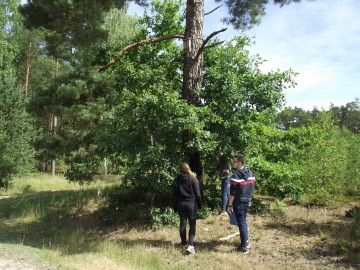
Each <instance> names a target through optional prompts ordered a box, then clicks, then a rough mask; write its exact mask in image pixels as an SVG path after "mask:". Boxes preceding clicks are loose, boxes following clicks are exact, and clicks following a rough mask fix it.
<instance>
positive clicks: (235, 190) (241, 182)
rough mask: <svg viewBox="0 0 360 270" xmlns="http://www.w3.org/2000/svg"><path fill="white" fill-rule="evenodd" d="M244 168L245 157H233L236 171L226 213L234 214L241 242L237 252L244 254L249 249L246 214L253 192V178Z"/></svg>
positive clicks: (232, 179)
mask: <svg viewBox="0 0 360 270" xmlns="http://www.w3.org/2000/svg"><path fill="white" fill-rule="evenodd" d="M244 166H245V156H244V155H240V154H238V155H235V158H234V160H233V167H234V168H235V169H236V171H235V172H234V174H233V177H232V178H231V187H230V198H229V204H228V207H227V212H228V213H229V214H232V212H234V213H235V217H236V220H237V222H238V225H239V231H240V240H241V243H240V246H239V247H238V249H237V250H238V251H240V252H243V253H245V254H246V253H248V252H249V248H250V245H249V241H248V240H249V235H248V225H247V221H246V214H247V212H248V210H249V205H250V202H251V199H252V195H253V191H254V184H255V177H254V175H253V174H252V172H251V171H250V170H249V169H248V168H245V167H244Z"/></svg>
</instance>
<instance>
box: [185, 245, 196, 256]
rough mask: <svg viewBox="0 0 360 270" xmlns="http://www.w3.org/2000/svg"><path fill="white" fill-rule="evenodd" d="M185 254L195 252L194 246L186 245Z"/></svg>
mask: <svg viewBox="0 0 360 270" xmlns="http://www.w3.org/2000/svg"><path fill="white" fill-rule="evenodd" d="M186 253H187V254H195V248H194V246H188V247H187V249H186Z"/></svg>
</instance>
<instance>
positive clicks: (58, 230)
mask: <svg viewBox="0 0 360 270" xmlns="http://www.w3.org/2000/svg"><path fill="white" fill-rule="evenodd" d="M63 180H64V179H62V180H61V179H53V182H57V181H59V182H62V181H63ZM37 181H41V180H37ZM28 184H30V185H31V186H33V185H34V186H35V184H34V182H31V181H30V180H29V182H28ZM61 185H62V184H61ZM71 185H72V184H71ZM98 185H99V183H96V184H95V186H93V187H88V188H86V190H84V189H83V188H82V187H77V189H75V190H73V189H65V190H61V191H52V192H45V191H40V192H37V193H31V194H25V195H17V196H11V197H10V198H3V199H2V200H0V221H1V222H0V241H2V242H8V243H9V242H11V243H16V244H18V245H24V246H32V247H35V248H37V250H39V251H40V252H41V254H42V256H45V257H46V258H47V259H48V260H50V261H52V262H53V263H54V264H55V265H58V266H59V268H60V269H69V270H70V269H81V270H83V269H86V270H93V269H94V270H95V269H104V270H105V269H106V270H112V269H124V270H128V269H129V270H133V269H154V270H155V269H174V270H178V269H179V270H180V269H182V270H183V269H185V270H186V269H191V270H196V269H206V270H218V269H259V270H262V269H276V270H281V269H356V267H358V265H356V263H358V261H359V258H358V254H352V255H351V256H348V257H347V256H346V254H345V253H344V252H343V251H342V250H341V249H340V247H339V244H338V243H339V240H340V239H341V238H345V237H349V236H348V235H346V234H348V232H349V228H350V225H351V222H352V220H351V219H347V218H345V211H346V210H349V209H350V208H352V207H353V206H355V205H358V206H359V205H360V203H358V202H357V203H353V204H350V203H346V204H345V203H344V204H340V205H337V206H336V207H333V208H310V209H308V208H306V207H302V206H287V207H282V208H281V211H278V210H276V211H271V212H270V213H267V214H265V215H251V214H250V215H249V216H248V223H249V233H250V241H251V245H252V248H251V252H250V254H247V255H244V254H239V253H236V252H235V251H234V249H235V247H236V246H238V245H239V236H236V237H235V238H232V239H230V240H228V241H221V240H220V238H222V237H224V236H226V235H229V234H232V233H234V232H236V231H237V227H234V226H232V225H230V224H229V220H228V217H227V216H222V217H219V216H217V215H216V214H214V215H211V216H210V217H208V218H207V219H206V220H198V225H197V235H196V244H195V248H196V252H197V253H196V254H195V255H193V256H183V255H181V252H180V246H179V242H180V238H179V233H178V228H174V227H172V228H162V229H157V230H152V229H149V228H147V226H145V224H144V222H141V221H131V222H130V221H129V222H125V221H123V219H120V220H121V221H119V222H118V223H116V224H112V225H111V226H105V225H103V224H102V223H101V222H100V220H99V213H100V212H101V205H102V199H99V198H98V197H97V195H96V191H97V186H98ZM67 188H68V186H67ZM35 190H38V189H35Z"/></svg>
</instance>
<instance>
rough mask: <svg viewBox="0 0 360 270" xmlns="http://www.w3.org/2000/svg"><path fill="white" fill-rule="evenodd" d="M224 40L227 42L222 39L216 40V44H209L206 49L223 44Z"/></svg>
mask: <svg viewBox="0 0 360 270" xmlns="http://www.w3.org/2000/svg"><path fill="white" fill-rule="evenodd" d="M224 42H225V41H220V42H216V43H214V44H211V45H209V46H205V48H204V50H206V49H209V48H212V47H215V46H217V45H220V44H222V43H224Z"/></svg>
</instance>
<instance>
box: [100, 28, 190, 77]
mask: <svg viewBox="0 0 360 270" xmlns="http://www.w3.org/2000/svg"><path fill="white" fill-rule="evenodd" d="M172 38H179V39H184V36H183V35H179V34H170V35H165V36H161V37H156V38H149V39H145V40H141V41H138V42H135V43H132V44H130V45H127V46H125V47H124V48H122V49H121V50H120V52H118V54H117V55H116V56H115V57H114V59H113V60H111V61H110V62H109V63H107V64H106V65H105V66H102V67H100V68H99V69H98V72H101V71H104V70H107V69H108V68H109V67H111V66H112V65H114V64H115V63H116V62H118V61H119V60H120V58H121V57H122V55H123V54H124V53H125V52H127V51H128V50H131V49H133V48H136V47H140V46H143V45H147V44H151V43H157V42H161V41H164V40H168V39H172Z"/></svg>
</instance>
